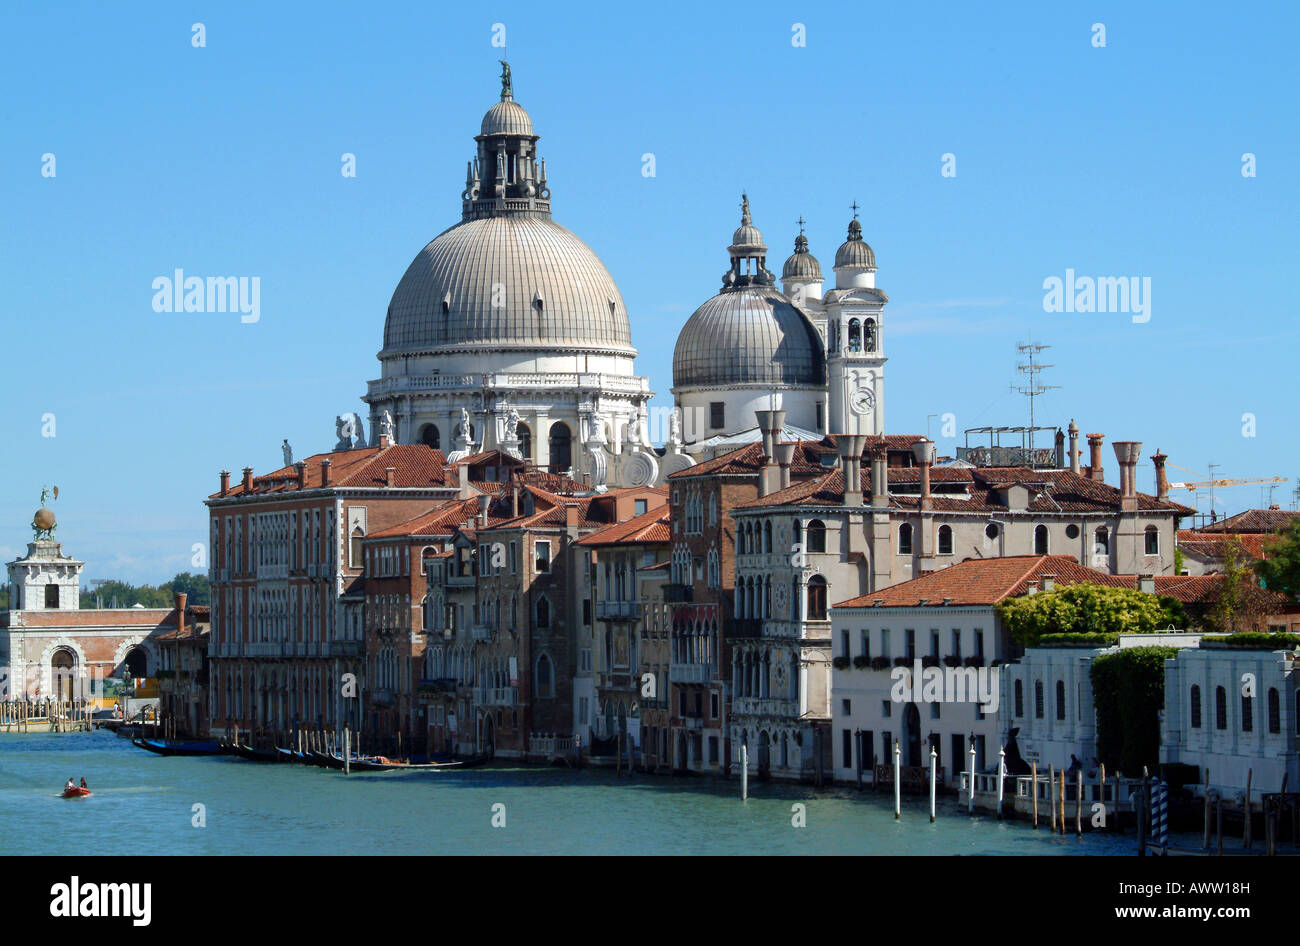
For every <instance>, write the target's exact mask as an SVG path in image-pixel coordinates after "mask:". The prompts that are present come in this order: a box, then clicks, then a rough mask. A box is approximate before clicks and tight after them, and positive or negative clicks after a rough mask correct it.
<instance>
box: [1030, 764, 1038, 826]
mask: <svg viewBox="0 0 1300 946" xmlns="http://www.w3.org/2000/svg"><path fill="white" fill-rule="evenodd" d="M1029 774H1030V776H1031V777H1032V779H1033V782H1032V784H1031V788H1032V791H1031V792H1030V794H1031V795H1033V798H1034V830H1035V831H1036V830H1038V763H1037V762H1030V763H1029Z"/></svg>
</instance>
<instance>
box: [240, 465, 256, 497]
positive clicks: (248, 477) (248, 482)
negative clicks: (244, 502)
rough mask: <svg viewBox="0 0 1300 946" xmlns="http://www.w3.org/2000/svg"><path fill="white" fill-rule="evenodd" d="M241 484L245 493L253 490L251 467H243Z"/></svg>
mask: <svg viewBox="0 0 1300 946" xmlns="http://www.w3.org/2000/svg"><path fill="white" fill-rule="evenodd" d="M242 483H243V487H244V491H245V492H247V491H249V490H251V489H252V488H253V468H252V467H251V466H246V467H244V479H243V481H242Z"/></svg>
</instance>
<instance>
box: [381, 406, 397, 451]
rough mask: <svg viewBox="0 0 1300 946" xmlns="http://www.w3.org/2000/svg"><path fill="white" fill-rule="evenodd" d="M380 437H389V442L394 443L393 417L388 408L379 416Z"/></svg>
mask: <svg viewBox="0 0 1300 946" xmlns="http://www.w3.org/2000/svg"><path fill="white" fill-rule="evenodd" d="M379 435H380V436H381V437H387V438H388V442H389V443H390V444H391V443H393V442H394V441H393V415H392V414H390V413H388V410H387V408H385V409H384V412H383V413H382V414H380V415H379Z"/></svg>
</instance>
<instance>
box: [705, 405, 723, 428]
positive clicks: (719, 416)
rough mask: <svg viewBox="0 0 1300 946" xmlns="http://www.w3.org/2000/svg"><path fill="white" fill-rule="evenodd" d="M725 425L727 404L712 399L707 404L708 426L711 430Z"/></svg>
mask: <svg viewBox="0 0 1300 946" xmlns="http://www.w3.org/2000/svg"><path fill="white" fill-rule="evenodd" d="M726 425H727V406H726V404H724V403H723V402H722V401H712V402H710V404H709V427H711V428H712V429H713V430H718V429H719V428H722V427H725V426H726Z"/></svg>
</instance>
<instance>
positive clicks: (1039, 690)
mask: <svg viewBox="0 0 1300 946" xmlns="http://www.w3.org/2000/svg"><path fill="white" fill-rule="evenodd" d="M1034 718H1035V719H1042V718H1043V681H1042V680H1035V681H1034Z"/></svg>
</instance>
